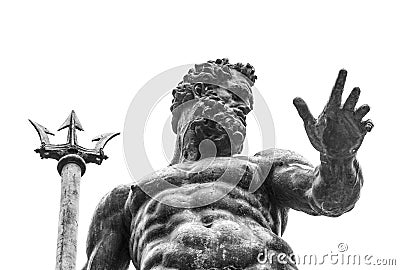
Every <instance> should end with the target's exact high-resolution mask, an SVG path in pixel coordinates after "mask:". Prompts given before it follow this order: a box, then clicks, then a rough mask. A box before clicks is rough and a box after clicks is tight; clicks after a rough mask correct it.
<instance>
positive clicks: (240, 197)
mask: <svg viewBox="0 0 400 270" xmlns="http://www.w3.org/2000/svg"><path fill="white" fill-rule="evenodd" d="M346 75H347V72H346V71H345V70H341V71H340V72H339V75H338V78H337V80H336V83H335V85H334V87H333V90H332V93H331V96H330V99H329V101H328V104H327V105H326V107H325V108H324V110H323V112H322V114H321V115H320V116H319V117H318V119H315V118H314V117H313V116H312V114H311V113H310V111H309V109H308V107H307V105H306V103H305V102H304V100H303V99H301V98H295V99H294V101H293V102H294V105H295V107H296V109H297V111H298V113H299V115H300V117H301V118H302V119H303V121H304V126H305V129H306V133H307V135H308V138H309V139H310V142H311V144H312V145H313V147H314V148H315V149H316V150H318V151H319V152H320V160H321V164H320V165H319V166H317V167H313V166H312V165H311V164H310V163H309V162H308V161H307V160H306V159H305V158H304V157H302V156H301V155H299V154H296V153H295V152H292V151H288V150H281V149H270V150H265V151H261V152H259V153H257V154H256V155H254V156H252V157H248V159H243V158H241V157H240V156H237V155H235V154H240V152H241V151H242V146H243V141H244V138H245V134H246V129H245V126H246V122H245V119H246V117H245V116H246V114H248V113H249V112H250V110H251V109H252V106H253V99H252V92H251V87H252V86H253V84H254V82H255V80H256V78H257V77H256V76H255V74H254V68H253V67H252V66H251V65H250V64H247V65H243V64H240V63H238V64H231V63H229V61H228V60H227V59H217V60H216V61H209V62H207V63H203V64H200V65H195V67H194V68H193V69H191V70H189V72H188V74H187V75H185V76H184V78H183V81H182V82H181V83H179V85H178V86H177V88H176V89H174V90H173V95H174V100H173V105H172V107H171V110H172V112H173V119H172V128H173V131H174V132H175V133H176V134H177V142H176V149H175V154H174V158H173V160H172V162H171V165H170V166H168V167H167V168H165V169H162V170H160V171H157V172H154V173H153V174H151V175H148V176H146V177H144V178H143V179H141V180H140V181H139V183H136V184H132V185H122V186H119V187H117V188H115V189H114V190H112V191H111V192H110V193H109V194H107V195H106V196H105V197H104V198H103V199H102V200H101V202H100V203H99V205H98V207H97V209H96V211H95V214H94V217H93V220H92V223H91V226H90V230H89V235H88V240H87V255H88V261H87V263H86V265H85V267H84V269H94V270H100V269H108V270H110V269H115V270H117V269H119V270H120V269H127V268H128V267H129V263H130V261H132V262H133V265H134V266H135V267H136V269H138V270H150V269H153V270H155V269H158V270H161V269H274V270H275V269H285V270H286V269H297V267H296V266H295V264H293V262H291V261H287V263H282V262H280V261H278V260H277V259H276V258H272V260H270V261H268V262H265V263H264V262H260V260H258V258H259V254H260V253H262V252H263V251H265V250H266V248H267V249H268V250H269V251H273V252H276V253H283V254H287V255H288V256H290V254H291V253H292V250H291V248H290V247H289V245H288V244H287V243H286V242H285V241H284V240H283V239H282V238H281V236H282V234H283V232H284V230H285V227H286V223H287V215H288V211H289V209H290V208H292V209H295V210H299V211H303V212H305V213H307V214H310V215H315V216H317V215H324V216H330V217H337V216H340V215H342V214H344V213H346V212H348V211H350V210H351V209H352V208H353V207H354V205H355V203H356V201H357V200H358V198H359V196H360V189H361V187H362V184H363V177H362V174H361V169H360V166H359V164H358V162H357V160H356V153H357V150H358V149H359V147H360V145H361V143H362V141H363V139H364V136H365V134H366V133H367V132H369V131H371V129H372V127H373V124H372V122H371V121H370V120H367V121H363V120H362V118H363V117H364V116H365V115H366V114H367V113H368V111H369V106H368V105H363V106H361V107H359V108H358V109H355V106H356V103H357V101H358V97H359V95H360V89H359V88H354V89H353V90H352V92H351V93H350V95H349V97H348V98H347V100H346V101H345V102H344V105H343V106H342V105H341V96H342V93H343V88H344V84H345V80H346ZM188 101H192V102H191V103H190V102H188ZM213 120H215V121H213ZM221 123H226V124H225V125H221ZM205 141H206V142H207V141H208V143H204V142H205ZM210 142H212V143H210ZM213 147H214V148H213ZM234 155H235V156H234ZM210 159H212V162H211V163H210V162H209V161H210ZM228 167H229V168H228ZM265 168H268V170H267V171H268V172H267V173H266V174H262V173H261V174H260V172H263V170H264V171H265ZM226 169H230V173H232V175H233V176H234V175H235V174H236V175H241V176H242V177H241V179H240V181H239V183H238V184H237V185H235V186H232V185H231V183H229V181H216V180H217V179H219V178H220V177H221V175H222V174H223V173H224V171H225V170H226ZM260 175H261V176H262V178H263V179H260V180H261V181H263V183H262V185H261V186H260V188H258V189H257V190H256V191H255V192H249V191H248V189H249V185H250V182H251V181H252V179H253V178H254V177H255V176H257V177H260ZM228 178H229V177H228ZM161 180H162V181H166V182H169V183H172V184H173V185H174V186H175V188H164V186H163V185H161V184H159V183H160V181H161ZM143 188H145V189H146V190H152V191H153V193H152V194H150V195H149V193H148V192H144V191H143V190H144V189H143ZM227 190H228V191H227ZM224 193H225V194H227V195H226V196H222V198H220V199H218V200H213V197H215V196H218V195H220V194H224ZM199 201H200V204H199ZM202 201H204V202H205V203H201V202H202ZM169 202H173V203H174V205H173V206H172V205H171V204H170V203H169ZM207 202H211V203H207ZM179 205H181V206H182V207H178V206H179ZM195 205H200V206H198V207H196V206H195ZM191 206H193V207H191Z"/></svg>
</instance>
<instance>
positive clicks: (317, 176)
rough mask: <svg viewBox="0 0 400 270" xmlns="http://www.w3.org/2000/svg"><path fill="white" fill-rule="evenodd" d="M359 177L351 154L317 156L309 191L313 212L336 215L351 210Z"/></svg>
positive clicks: (360, 181)
mask: <svg viewBox="0 0 400 270" xmlns="http://www.w3.org/2000/svg"><path fill="white" fill-rule="evenodd" d="M362 184H363V178H362V173H361V169H360V167H359V164H358V162H357V160H356V158H355V156H352V157H348V158H341V159H334V158H330V157H327V156H325V155H321V164H320V165H319V166H318V167H316V168H315V171H314V181H313V184H312V187H311V190H309V196H310V204H311V207H312V208H313V210H314V211H316V212H317V213H319V214H321V215H326V216H339V215H341V214H343V213H345V212H348V211H349V210H351V209H352V208H353V207H354V205H355V203H356V202H357V200H358V198H359V195H360V190H361V187H362Z"/></svg>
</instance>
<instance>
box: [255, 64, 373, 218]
mask: <svg viewBox="0 0 400 270" xmlns="http://www.w3.org/2000/svg"><path fill="white" fill-rule="evenodd" d="M346 75H347V72H346V71H345V70H341V71H340V72H339V76H338V78H337V80H336V83H335V86H334V87H333V90H332V94H331V96H330V99H329V101H328V104H327V105H326V106H325V108H324V110H323V112H322V114H321V115H320V116H319V117H318V119H315V118H314V117H313V116H312V114H311V113H310V111H309V109H308V107H307V104H306V103H305V102H304V100H303V99H301V98H295V99H294V105H295V107H296V109H297V111H298V113H299V115H300V117H301V118H302V119H303V121H304V126H305V129H306V132H307V135H308V138H309V139H310V142H311V144H312V145H313V147H314V148H315V149H316V150H318V151H319V152H320V165H319V166H317V167H315V168H314V167H312V165H311V164H310V163H308V162H307V161H306V160H305V159H304V158H302V157H301V156H299V155H297V154H295V153H293V152H290V151H282V150H280V151H277V152H276V153H275V155H276V157H275V160H276V161H277V162H275V163H274V164H275V165H274V167H273V168H272V171H271V173H270V175H269V177H268V180H267V183H266V185H267V187H268V190H269V192H270V193H271V194H270V195H271V197H272V198H273V199H274V200H275V201H276V203H277V204H280V205H282V206H283V207H290V208H294V209H296V210H300V211H304V212H307V213H309V214H312V215H326V216H339V215H341V214H343V213H345V212H347V211H349V210H351V209H352V208H353V207H354V205H355V203H356V201H357V200H358V198H359V195H360V189H361V187H362V184H363V177H362V173H361V169H360V166H359V164H358V161H357V159H356V153H357V151H358V149H359V147H360V146H361V143H362V141H363V139H364V136H365V134H366V133H367V132H369V131H371V129H372V127H373V124H372V122H371V121H370V120H366V121H363V120H362V118H363V117H364V116H365V115H366V114H367V113H368V112H369V106H368V105H363V106H361V107H359V108H358V109H355V106H356V103H357V101H358V97H359V95H360V89H359V88H357V87H356V88H354V89H353V90H352V92H351V93H350V95H349V97H348V98H347V100H346V101H345V103H344V105H343V106H342V105H341V96H342V93H343V88H344V84H345V80H346ZM260 154H261V153H260ZM260 154H259V155H260ZM261 155H262V154H261Z"/></svg>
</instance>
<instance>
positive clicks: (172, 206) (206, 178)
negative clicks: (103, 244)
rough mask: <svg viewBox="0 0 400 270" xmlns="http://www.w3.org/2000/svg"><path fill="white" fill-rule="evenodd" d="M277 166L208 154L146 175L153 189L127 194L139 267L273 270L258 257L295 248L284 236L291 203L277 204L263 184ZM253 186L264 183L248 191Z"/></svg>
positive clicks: (133, 249)
mask: <svg viewBox="0 0 400 270" xmlns="http://www.w3.org/2000/svg"><path fill="white" fill-rule="evenodd" d="M268 166H269V167H268ZM271 166H272V164H269V165H268V163H267V162H265V160H264V161H263V162H260V160H259V159H257V158H250V159H249V160H246V158H217V159H215V160H214V162H212V163H210V160H209V159H205V160H200V161H197V162H188V163H182V164H176V165H173V166H169V167H168V168H165V169H163V170H160V171H157V172H155V173H153V174H151V175H150V176H148V177H146V178H144V179H142V180H141V182H140V183H139V186H140V188H141V189H142V190H144V191H145V192H146V193H147V195H145V194H144V193H143V192H136V193H137V194H135V192H131V196H130V198H129V200H128V206H129V207H130V211H131V213H132V215H133V216H134V217H135V218H134V219H133V220H132V224H131V235H132V237H131V240H130V248H131V254H132V257H133V258H132V260H133V262H134V264H135V266H138V267H139V268H138V269H213V268H214V269H269V268H267V265H261V264H259V263H257V256H258V254H260V253H262V252H263V251H264V250H265V248H268V249H272V250H275V251H277V252H285V253H290V252H291V250H290V247H289V246H288V245H287V244H286V243H285V242H284V241H283V240H282V239H281V238H280V234H281V231H282V230H283V229H284V226H285V224H284V223H285V222H286V221H285V220H286V211H287V209H279V208H278V207H276V206H275V205H274V203H273V200H271V199H270V198H269V195H268V191H267V190H266V185H264V184H263V185H261V182H262V180H264V179H265V178H266V176H267V175H268V171H269V168H270V167H271ZM267 167H268V168H267ZM222 175H223V177H222V178H221V176H222ZM238 176H240V178H237V177H238ZM263 178H264V179H263ZM260 181H261V182H260ZM267 181H268V179H267ZM252 185H256V186H257V185H258V186H261V187H260V188H258V189H257V190H256V191H255V192H249V188H250V189H251V186H252ZM149 195H150V196H149ZM224 267H225V268H224ZM229 267H231V268H229ZM274 269H278V268H274ZM283 269H286V268H283ZM287 269H289V268H287Z"/></svg>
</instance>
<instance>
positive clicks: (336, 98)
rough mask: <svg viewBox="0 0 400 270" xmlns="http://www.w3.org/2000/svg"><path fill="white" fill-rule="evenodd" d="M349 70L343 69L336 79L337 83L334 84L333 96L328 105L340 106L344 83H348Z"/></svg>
mask: <svg viewBox="0 0 400 270" xmlns="http://www.w3.org/2000/svg"><path fill="white" fill-rule="evenodd" d="M346 77H347V71H346V70H344V69H341V70H340V71H339V75H338V77H337V79H336V82H335V85H334V86H333V89H332V93H331V96H330V98H329V101H328V107H337V108H339V107H340V104H341V102H342V94H343V89H344V84H345V83H346Z"/></svg>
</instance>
